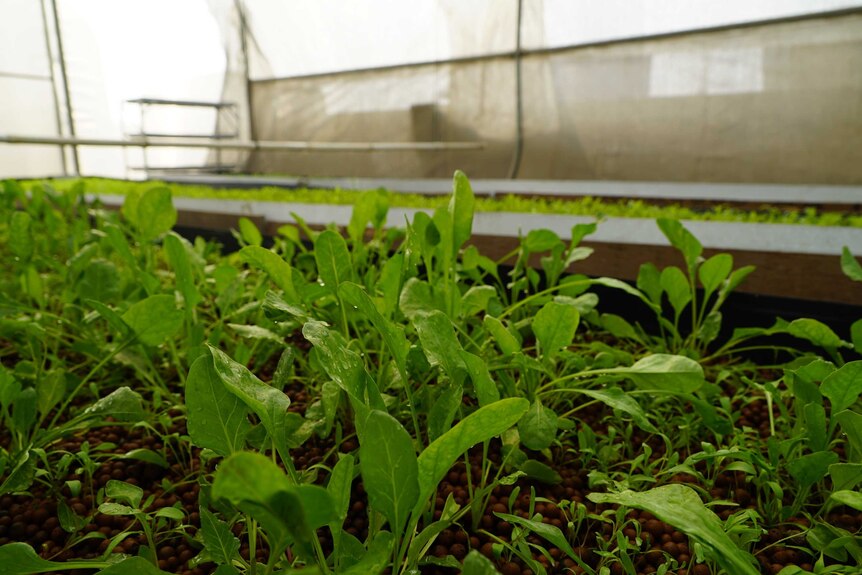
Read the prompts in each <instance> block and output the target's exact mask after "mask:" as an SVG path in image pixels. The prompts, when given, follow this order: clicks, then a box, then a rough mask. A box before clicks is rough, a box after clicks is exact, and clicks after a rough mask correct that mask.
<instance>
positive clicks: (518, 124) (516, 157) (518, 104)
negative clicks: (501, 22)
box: [509, 0, 524, 180]
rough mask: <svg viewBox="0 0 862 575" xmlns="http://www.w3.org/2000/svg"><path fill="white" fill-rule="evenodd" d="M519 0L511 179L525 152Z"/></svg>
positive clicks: (520, 5) (520, 0)
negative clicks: (513, 147)
mask: <svg viewBox="0 0 862 575" xmlns="http://www.w3.org/2000/svg"><path fill="white" fill-rule="evenodd" d="M517 1H518V19H517V21H516V24H515V26H516V30H515V150H514V152H513V153H512V163H511V164H510V165H509V179H510V180H514V179H515V178H517V177H518V169H519V168H520V167H521V155H522V154H523V152H524V97H523V86H522V84H523V82H522V80H521V78H522V74H521V22H522V17H523V12H524V0H517Z"/></svg>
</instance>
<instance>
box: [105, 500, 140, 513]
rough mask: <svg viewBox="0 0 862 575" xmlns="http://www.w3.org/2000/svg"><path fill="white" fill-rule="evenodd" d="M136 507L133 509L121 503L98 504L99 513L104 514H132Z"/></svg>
mask: <svg viewBox="0 0 862 575" xmlns="http://www.w3.org/2000/svg"><path fill="white" fill-rule="evenodd" d="M136 511H137V509H133V508H131V507H129V506H128V505H123V504H122V503H102V504H101V505H99V513H104V514H105V515H134V514H135V512H136Z"/></svg>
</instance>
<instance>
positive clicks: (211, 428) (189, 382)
mask: <svg viewBox="0 0 862 575" xmlns="http://www.w3.org/2000/svg"><path fill="white" fill-rule="evenodd" d="M185 400H186V406H187V408H188V422H187V423H188V431H189V436H191V439H192V443H194V444H195V445H197V446H198V447H205V448H207V449H212V450H213V451H215V452H216V453H218V454H219V455H223V456H227V455H230V454H231V453H234V452H236V451H240V450H242V448H243V447H244V446H245V437H246V435H248V432H249V431H250V430H251V423H249V421H248V409H247V408H246V406H245V404H244V403H243V402H242V401H241V400H240V399H239V398H238V397H237V396H236V395H234V394H233V393H231V392H230V391H229V390H228V389H227V387H226V386H225V385H224V384H223V383H222V380H221V378H220V377H219V374H218V372H217V371H216V369H215V366H214V365H213V360H212V357H210V356H209V355H203V356H201V357H199V358H198V359H196V360H195V362H194V363H193V364H192V367H191V368H190V369H189V374H188V377H187V378H186V396H185Z"/></svg>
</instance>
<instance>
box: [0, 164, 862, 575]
mask: <svg viewBox="0 0 862 575" xmlns="http://www.w3.org/2000/svg"><path fill="white" fill-rule="evenodd" d="M86 191H87V189H86V186H85V184H84V183H83V182H80V183H78V184H76V185H75V186H72V187H70V188H69V189H66V190H62V191H58V190H56V189H54V188H53V187H51V186H50V185H48V184H34V185H31V186H29V187H25V186H22V185H20V184H19V183H16V182H5V183H3V187H2V190H0V192H2V195H0V210H2V212H0V254H2V259H0V262H2V263H0V266H2V275H0V284H2V286H0V360H2V367H0V419H2V427H0V573H3V574H8V575H23V574H29V573H46V572H62V573H93V572H97V573H102V574H106V575H113V574H126V575H135V574H144V575H150V574H157V573H164V572H167V573H180V574H184V575H191V574H194V575H199V574H201V575H202V574H209V573H215V574H217V575H228V574H250V575H269V574H273V573H307V574H309V575H310V574H324V575H325V574H330V573H337V574H345V575H354V574H355V575H359V574H382V573H388V574H393V575H394V574H411V575H412V574H418V573H423V574H437V573H440V574H446V573H457V572H463V573H466V574H468V575H485V574H493V573H502V574H504V575H510V574H512V575H514V574H524V575H526V574H531V575H540V574H563V573H573V574H590V575H617V574H626V575H641V574H643V575H647V574H653V573H658V574H677V575H684V574H687V575H704V574H709V573H714V574H718V573H727V574H730V575H749V574H751V575H753V574H757V573H781V574H782V575H795V574H797V573H818V574H820V573H823V574H825V573H835V574H850V573H859V568H858V565H859V564H860V563H862V531H860V530H862V495H860V493H859V491H858V486H859V484H860V483H862V405H860V402H859V397H860V393H862V361H859V360H858V359H854V358H856V357H858V355H857V354H858V353H860V352H862V321H858V322H856V323H855V324H853V328H852V330H851V333H850V334H842V335H839V334H836V333H835V332H834V331H833V330H832V329H830V328H829V327H828V326H826V325H824V324H823V323H820V322H818V321H816V320H813V319H796V320H793V321H785V320H783V319H781V318H777V319H776V322H775V324H774V325H773V326H771V327H769V328H762V327H746V326H732V328H733V329H727V326H724V327H725V329H722V323H723V316H722V306H723V305H724V304H725V302H726V301H727V298H728V297H730V295H731V294H732V292H733V290H734V289H735V288H736V287H738V286H739V285H740V283H741V282H743V281H744V280H745V278H746V276H748V275H749V274H750V273H752V272H754V270H753V268H750V267H742V268H734V261H733V258H732V257H731V256H730V255H729V254H718V255H714V256H712V257H709V258H705V257H704V256H703V253H702V252H703V250H702V246H701V244H700V242H698V240H697V239H696V238H695V237H694V236H693V235H692V234H691V233H689V232H688V230H686V229H685V227H684V226H683V225H681V224H680V223H679V222H678V221H676V220H674V219H668V218H662V219H659V220H658V222H657V225H658V227H659V228H660V229H661V231H662V233H663V234H664V235H665V236H666V237H667V239H668V240H669V242H670V243H671V244H672V245H673V246H674V247H675V248H676V249H677V250H678V251H679V253H680V256H681V257H680V260H679V266H670V267H666V268H664V269H658V268H657V267H656V266H654V265H653V264H650V263H644V265H643V266H642V267H641V268H640V273H639V275H638V278H637V282H636V283H635V285H631V284H628V283H625V282H622V281H620V280H618V279H613V278H595V277H587V276H585V275H581V274H578V273H577V267H578V262H579V261H582V260H584V259H585V258H587V257H591V256H592V251H593V250H592V249H590V248H588V247H585V246H583V245H581V241H582V240H583V239H584V238H585V237H587V236H589V234H591V233H593V232H594V231H595V229H596V224H578V225H575V226H574V227H573V228H572V231H571V239H569V240H567V241H563V240H562V239H560V238H559V237H558V236H557V235H556V234H555V233H553V232H551V231H548V230H537V231H531V232H530V233H528V234H527V235H525V236H524V237H522V238H520V242H519V245H518V247H517V249H516V250H514V251H513V252H512V253H510V254H508V255H507V256H506V257H504V258H502V259H501V260H500V261H494V260H491V259H489V258H488V257H486V256H484V255H482V254H481V253H480V252H479V251H478V249H477V248H476V247H475V246H473V245H471V243H470V238H471V232H472V221H473V213H474V210H475V206H476V201H477V200H476V198H475V197H474V195H473V193H472V191H471V188H470V185H469V182H468V181H467V178H466V177H465V176H464V175H463V174H462V173H460V172H459V173H456V175H455V178H454V185H453V193H452V196H451V197H450V198H449V201H448V204H446V205H443V206H441V207H439V208H438V209H437V210H436V211H434V213H433V215H429V214H428V213H425V212H418V213H416V214H415V216H413V218H412V220H411V221H408V222H403V223H402V222H388V223H387V212H388V209H389V205H390V198H389V196H388V194H386V193H385V192H383V191H369V192H365V193H362V194H360V195H357V196H356V202H355V205H354V208H353V216H352V218H351V220H350V223H349V225H348V226H347V227H346V229H344V230H340V229H337V228H336V227H334V226H333V227H330V228H327V229H323V230H316V229H311V228H310V227H309V226H307V225H306V224H305V223H304V222H303V221H302V220H301V219H300V218H296V223H295V225H286V226H283V227H282V228H280V229H279V231H278V235H277V236H276V237H274V238H271V239H267V238H264V237H263V236H262V234H261V233H260V231H259V230H258V229H257V228H256V227H255V226H254V224H253V223H252V222H251V221H249V220H247V219H242V220H240V222H239V225H238V230H237V231H236V232H235V235H236V238H237V240H238V241H239V243H240V246H241V249H239V250H238V251H236V252H234V253H229V254H225V253H223V252H222V249H221V247H220V246H219V245H217V244H215V243H213V242H211V241H207V240H206V239H204V238H195V239H194V241H189V240H188V239H186V238H184V237H181V236H180V235H178V234H176V233H175V232H173V231H172V228H173V227H174V225H175V223H176V220H177V212H176V210H175V208H174V206H173V204H172V194H171V190H170V189H168V188H166V187H161V186H155V187H135V188H133V189H129V190H128V191H127V193H126V197H125V202H124V205H123V208H122V211H121V212H115V211H111V210H106V209H103V208H102V207H101V206H100V204H99V202H98V201H96V202H94V203H90V202H87V201H86V200H85V192H86ZM599 225H600V224H599ZM536 264H537V265H536ZM836 265H839V262H836ZM840 265H841V266H842V269H843V270H844V272H845V274H846V275H847V276H848V277H849V278H850V279H852V280H856V281H862V267H860V265H859V263H858V261H857V260H856V259H855V258H854V257H853V255H852V254H851V253H850V252H849V251H848V250H845V253H844V255H843V257H842V258H841V262H840ZM597 289H598V291H601V290H602V289H603V290H619V291H620V292H622V293H624V294H625V296H626V297H627V298H629V299H630V301H631V303H632V305H633V306H638V307H639V308H640V309H642V310H644V311H646V312H647V313H648V314H650V316H651V317H653V318H654V321H653V322H651V323H650V324H647V323H643V322H637V321H635V320H634V319H632V318H631V317H626V315H627V314H626V312H624V311H620V310H613V309H605V308H604V306H603V303H602V301H600V299H599V296H598V295H597V294H596V291H597ZM615 312H616V313H615ZM845 340H849V341H845ZM787 342H791V343H790V344H788V343H787ZM794 342H795V344H794ZM764 358H766V359H764ZM755 360H756V361H755Z"/></svg>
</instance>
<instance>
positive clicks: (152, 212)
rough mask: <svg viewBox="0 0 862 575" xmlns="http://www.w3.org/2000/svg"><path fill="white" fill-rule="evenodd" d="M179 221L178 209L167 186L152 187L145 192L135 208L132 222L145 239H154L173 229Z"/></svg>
mask: <svg viewBox="0 0 862 575" xmlns="http://www.w3.org/2000/svg"><path fill="white" fill-rule="evenodd" d="M176 223H177V210H176V208H174V204H173V201H172V200H171V190H170V189H168V188H166V187H157V188H151V189H149V190H147V191H146V192H144V193H143V195H142V196H141V197H140V200H138V203H137V209H136V210H135V220H134V221H132V224H134V226H135V227H136V228H138V231H139V232H141V237H142V238H143V239H144V240H154V239H156V238H157V237H159V236H160V235H162V234H164V233H167V232H169V231H171V228H173V227H174V224H176Z"/></svg>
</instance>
